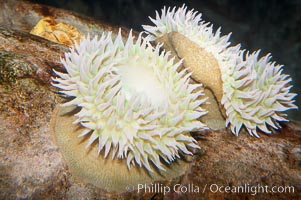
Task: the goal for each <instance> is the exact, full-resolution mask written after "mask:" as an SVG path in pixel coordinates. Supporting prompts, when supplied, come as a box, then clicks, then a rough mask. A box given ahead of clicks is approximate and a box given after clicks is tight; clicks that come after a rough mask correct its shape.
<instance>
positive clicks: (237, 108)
mask: <svg viewBox="0 0 301 200" xmlns="http://www.w3.org/2000/svg"><path fill="white" fill-rule="evenodd" d="M150 19H151V21H152V22H153V23H154V24H155V26H149V25H144V26H143V27H144V29H145V30H146V32H147V33H148V34H149V35H150V37H151V39H153V40H155V39H157V38H159V37H162V36H164V35H165V34H168V33H171V32H178V33H180V34H182V35H183V36H185V37H186V38H188V39H189V40H191V41H192V42H194V43H195V44H197V45H198V46H199V47H200V48H201V49H204V50H205V51H207V52H208V53H209V54H212V55H213V56H214V57H215V59H216V61H217V62H218V65H219V68H220V72H221V79H222V82H223V85H222V98H219V97H218V96H216V99H217V100H218V101H220V103H221V104H222V105H223V106H224V108H225V111H226V117H227V120H226V126H230V127H231V131H232V132H233V133H234V134H236V135H238V133H239V131H240V129H241V127H242V126H244V127H245V128H246V129H247V130H248V132H249V134H250V135H252V136H253V135H254V136H257V137H258V134H257V132H256V128H259V129H260V130H262V131H263V132H265V133H270V130H268V128H267V125H270V126H272V127H273V128H275V129H277V128H279V127H280V125H279V124H278V123H277V121H286V119H285V116H286V115H285V114H283V113H282V112H283V111H286V110H288V109H295V108H297V107H296V106H295V105H294V104H293V103H294V101H293V100H292V99H293V98H294V97H295V94H292V93H289V90H290V88H291V86H290V85H289V82H290V81H291V79H290V78H289V76H288V75H285V74H282V69H281V68H282V66H279V65H275V63H270V62H269V60H270V56H269V55H267V56H265V57H263V58H261V59H260V60H258V52H256V53H253V54H251V55H249V54H246V58H244V51H241V50H240V46H239V45H237V46H229V45H230V43H229V37H230V34H228V35H225V36H220V28H219V29H218V30H217V31H216V32H215V33H214V32H213V27H212V25H210V24H209V23H206V22H204V21H202V19H201V14H198V12H195V11H194V10H189V11H187V7H186V6H185V5H183V6H182V7H180V8H178V9H176V8H175V7H174V8H173V9H171V8H167V9H166V8H165V7H164V8H163V9H162V14H161V15H159V13H158V12H156V18H155V19H152V18H150ZM184 60H185V58H184ZM206 62H208V60H206V61H205V63H206ZM206 65H207V64H206ZM188 67H191V66H188ZM198 67H202V64H199V65H198ZM192 69H194V70H198V71H199V70H201V69H196V68H192ZM193 72H194V71H192V73H193ZM197 75H198V74H197V73H196V76H197ZM211 76H212V75H211ZM196 79H197V78H196ZM215 95H217V94H215Z"/></svg>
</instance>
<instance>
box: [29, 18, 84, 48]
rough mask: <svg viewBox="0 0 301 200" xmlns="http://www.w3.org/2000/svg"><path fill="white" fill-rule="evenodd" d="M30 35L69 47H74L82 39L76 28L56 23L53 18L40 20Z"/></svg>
mask: <svg viewBox="0 0 301 200" xmlns="http://www.w3.org/2000/svg"><path fill="white" fill-rule="evenodd" d="M30 33H31V34H33V35H37V36H40V37H42V38H45V39H47V40H50V41H52V42H56V43H59V44H64V45H66V46H69V47H74V45H75V43H76V42H77V43H79V42H80V41H81V39H82V38H83V37H84V35H83V34H82V33H81V32H80V31H79V30H78V29H77V28H76V27H74V26H71V25H70V24H66V23H62V22H58V21H56V20H55V19H54V18H53V17H45V18H43V19H41V20H40V21H39V22H38V23H37V25H36V26H35V27H34V28H33V29H32V30H31V31H30Z"/></svg>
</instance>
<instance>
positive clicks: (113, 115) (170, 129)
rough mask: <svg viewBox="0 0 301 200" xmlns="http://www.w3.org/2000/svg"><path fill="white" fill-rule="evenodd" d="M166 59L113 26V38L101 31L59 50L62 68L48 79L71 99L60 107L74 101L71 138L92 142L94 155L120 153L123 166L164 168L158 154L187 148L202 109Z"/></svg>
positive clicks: (167, 157) (192, 87) (197, 89)
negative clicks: (75, 134)
mask: <svg viewBox="0 0 301 200" xmlns="http://www.w3.org/2000/svg"><path fill="white" fill-rule="evenodd" d="M173 61H174V60H173V59H169V53H165V52H161V51H160V45H157V46H156V47H152V46H151V45H150V43H149V41H148V39H146V38H143V37H142V36H141V34H140V35H139V36H138V38H137V40H136V41H135V40H134V37H133V36H132V33H130V34H129V36H128V39H127V40H126V42H124V41H123V39H122V37H121V33H120V32H119V33H118V35H117V37H116V38H115V39H112V34H111V33H103V34H102V35H101V37H100V39H98V38H97V37H94V38H93V39H90V37H89V36H88V37H86V38H85V39H84V40H83V41H82V42H81V43H80V44H78V45H76V46H75V48H74V49H70V52H68V53H65V59H62V63H63V65H64V67H65V69H66V71H67V73H61V72H58V71H55V73H56V74H57V75H58V78H55V79H54V82H55V83H54V84H53V85H54V86H56V87H58V88H59V89H61V93H62V94H65V95H66V96H68V97H72V98H73V99H71V100H70V101H69V102H67V103H64V104H63V106H65V107H66V106H68V107H69V106H76V107H78V108H80V111H79V112H78V113H76V114H75V116H76V118H77V119H76V120H75V122H74V124H80V125H81V127H84V130H83V131H82V133H81V134H80V135H79V137H87V136H89V141H88V143H87V144H86V147H87V148H89V147H91V146H92V144H93V143H95V142H97V143H98V154H100V153H101V152H104V157H107V156H108V155H109V154H110V155H111V157H112V159H114V158H115V159H116V157H117V158H118V159H125V160H126V163H127V166H128V169H131V166H132V165H135V164H137V165H138V166H140V167H145V168H146V169H147V170H148V171H150V172H151V171H153V170H152V167H151V165H150V161H151V163H152V164H154V165H155V166H156V167H157V168H158V169H159V170H164V167H163V164H162V161H161V159H163V160H164V161H165V162H166V163H171V162H173V161H174V160H175V159H176V158H179V157H180V155H179V153H180V152H183V153H185V154H190V155H191V154H192V153H191V152H190V151H189V150H188V149H187V147H191V148H199V147H198V145H196V141H195V139H193V138H192V137H191V136H190V133H189V132H190V131H197V130H203V129H205V128H206V126H205V125H204V124H202V123H201V122H200V121H199V120H198V119H199V118H200V117H201V116H203V115H204V114H206V112H205V111H204V110H203V109H202V108H201V107H200V105H201V104H203V102H204V101H205V99H204V98H201V97H202V96H203V93H202V89H201V85H200V84H190V83H189V77H190V74H189V73H187V71H186V70H183V71H180V72H178V71H177V70H178V68H179V66H180V65H181V62H178V63H175V64H174V62H173Z"/></svg>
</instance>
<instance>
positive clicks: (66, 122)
mask: <svg viewBox="0 0 301 200" xmlns="http://www.w3.org/2000/svg"><path fill="white" fill-rule="evenodd" d="M75 120H76V117H75V116H74V112H72V109H70V108H68V109H67V108H64V109H62V108H61V107H60V106H57V108H56V110H55V112H54V115H53V117H52V122H51V126H52V132H53V135H54V138H55V141H56V144H57V146H58V147H59V150H60V152H61V153H62V155H63V158H64V160H65V162H66V164H67V165H68V168H69V170H70V171H71V172H72V175H74V176H75V177H77V178H78V179H79V180H82V181H84V182H86V183H91V184H93V185H95V186H96V187H99V188H102V189H105V190H107V191H115V192H118V193H122V192H126V191H130V190H133V189H137V187H138V184H150V183H152V182H154V181H160V180H171V179H172V178H175V177H179V176H181V175H182V174H184V173H185V172H186V171H187V170H188V169H189V167H190V164H191V162H186V161H183V160H182V159H177V160H176V161H175V162H173V163H172V164H170V165H167V164H166V165H165V166H164V167H165V169H166V171H165V172H160V173H161V174H160V173H159V171H158V170H156V167H155V166H152V169H153V170H154V173H151V174H150V173H148V171H147V170H146V169H145V168H140V167H138V166H135V167H131V170H129V169H128V167H127V164H126V160H120V159H117V158H114V159H113V160H112V158H111V157H110V155H109V156H108V157H107V158H104V156H103V152H102V153H100V155H98V153H97V149H98V142H95V143H94V144H92V145H91V147H90V148H89V149H86V147H85V146H86V144H87V142H88V138H89V137H84V138H83V139H82V138H79V137H78V135H79V134H80V133H81V132H82V128H81V126H80V125H72V122H73V121H75Z"/></svg>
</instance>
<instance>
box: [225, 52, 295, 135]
mask: <svg viewBox="0 0 301 200" xmlns="http://www.w3.org/2000/svg"><path fill="white" fill-rule="evenodd" d="M258 55H259V51H257V52H253V53H252V54H249V53H246V54H245V56H244V52H243V51H241V52H240V56H239V57H238V58H237V64H236V65H235V67H233V68H229V69H228V70H227V71H225V74H224V76H223V77H224V79H225V82H224V96H223V99H222V104H223V105H224V106H225V109H226V113H227V116H228V118H227V122H226V123H227V125H228V124H230V127H231V130H232V132H233V133H235V134H236V135H238V133H239V131H240V129H241V127H242V126H244V127H245V128H246V129H247V131H248V132H249V134H250V135H252V136H256V137H259V136H258V134H257V131H256V129H257V128H259V129H260V130H261V131H263V132H265V133H271V131H270V130H269V129H268V127H267V125H269V126H271V127H273V128H274V129H278V128H281V126H280V124H279V123H278V122H277V121H287V119H286V118H285V117H286V114H284V113H283V111H286V110H289V109H297V106H295V105H294V100H293V98H294V97H295V96H296V94H294V93H290V89H291V87H292V86H291V85H290V84H289V82H290V81H291V78H290V77H289V75H286V74H282V67H283V66H281V65H278V64H276V63H275V62H270V59H271V56H270V54H268V55H266V56H264V57H262V58H260V59H258ZM244 57H245V58H244Z"/></svg>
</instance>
